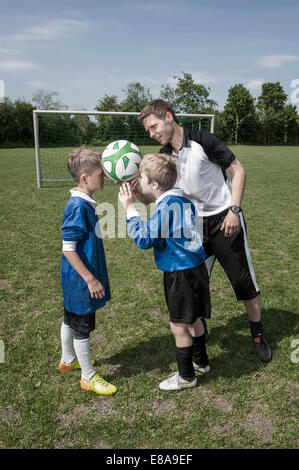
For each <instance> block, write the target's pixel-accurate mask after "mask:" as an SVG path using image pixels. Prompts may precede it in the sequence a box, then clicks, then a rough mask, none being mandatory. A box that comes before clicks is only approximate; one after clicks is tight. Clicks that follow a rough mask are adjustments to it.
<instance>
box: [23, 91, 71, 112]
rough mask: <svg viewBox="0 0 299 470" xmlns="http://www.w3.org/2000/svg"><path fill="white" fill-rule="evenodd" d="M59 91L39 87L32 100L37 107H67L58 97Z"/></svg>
mask: <svg viewBox="0 0 299 470" xmlns="http://www.w3.org/2000/svg"><path fill="white" fill-rule="evenodd" d="M57 97H58V93H57V91H49V90H45V89H44V88H39V89H38V90H36V91H34V92H33V93H32V96H31V101H32V103H33V104H34V106H35V107H36V108H37V109H67V106H66V105H65V104H63V103H62V102H61V101H60V100H58V99H57Z"/></svg>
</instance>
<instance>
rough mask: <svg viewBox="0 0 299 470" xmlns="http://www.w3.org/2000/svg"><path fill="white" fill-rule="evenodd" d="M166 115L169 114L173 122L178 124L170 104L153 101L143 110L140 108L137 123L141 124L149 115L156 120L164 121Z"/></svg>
mask: <svg viewBox="0 0 299 470" xmlns="http://www.w3.org/2000/svg"><path fill="white" fill-rule="evenodd" d="M166 113H171V114H172V116H173V119H174V121H175V122H176V123H177V124H178V123H179V121H178V118H177V117H176V115H175V112H174V110H173V107H172V106H171V104H170V103H167V101H164V100H160V99H158V100H154V101H151V102H150V103H148V104H147V105H146V106H144V108H142V110H141V112H140V114H139V116H138V118H137V119H138V121H140V122H143V119H144V118H146V117H147V116H149V115H150V114H154V115H155V116H156V117H157V118H159V119H163V121H164V120H165V117H166Z"/></svg>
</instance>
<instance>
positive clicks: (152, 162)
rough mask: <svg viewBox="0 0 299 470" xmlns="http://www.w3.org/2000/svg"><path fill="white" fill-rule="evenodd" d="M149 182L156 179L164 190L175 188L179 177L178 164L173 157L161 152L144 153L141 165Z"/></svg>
mask: <svg viewBox="0 0 299 470" xmlns="http://www.w3.org/2000/svg"><path fill="white" fill-rule="evenodd" d="M139 171H140V173H144V174H145V175H146V176H147V178H148V181H149V183H152V182H154V181H156V182H157V183H158V184H159V186H160V187H161V189H163V191H168V190H169V189H171V188H173V186H174V184H175V182H176V179H177V166H176V162H175V160H174V158H173V157H170V156H169V155H164V154H161V153H148V154H147V155H144V157H143V158H142V160H141V162H140V165H139Z"/></svg>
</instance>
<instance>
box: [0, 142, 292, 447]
mask: <svg viewBox="0 0 299 470" xmlns="http://www.w3.org/2000/svg"><path fill="white" fill-rule="evenodd" d="M233 151H234V152H235V153H236V155H237V156H238V157H239V159H240V160H241V162H242V163H243V164H244V166H245V167H246V169H247V187H246V192H245V196H244V203H243V208H244V211H245V217H246V222H247V229H248V238H249V246H250V249H251V254H252V258H253V263H254V267H255V271H256V277H257V281H258V284H259V286H260V288H261V291H262V306H263V312H262V314H263V320H264V326H265V330H266V335H267V338H268V340H269V342H270V344H271V346H272V349H273V360H272V362H271V363H269V364H267V365H265V364H263V363H261V362H260V361H259V359H258V358H257V356H256V354H255V351H254V349H253V346H252V343H251V339H250V334H249V328H248V326H249V323H248V318H247V316H246V314H245V313H244V307H243V305H242V303H238V302H236V301H235V298H234V294H233V292H232V289H231V287H230V285H229V283H228V281H227V279H226V277H225V276H224V274H223V272H222V269H221V268H220V267H219V265H218V264H215V267H214V271H213V275H212V279H211V294H212V319H211V320H210V321H209V328H210V331H211V338H210V340H209V342H208V353H209V356H210V363H211V368H212V369H211V372H210V374H208V375H207V376H205V377H199V381H198V386H197V387H196V388H195V389H192V390H183V391H181V392H179V393H176V392H162V391H160V390H159V389H158V384H159V382H160V381H161V379H163V378H164V377H165V376H166V375H167V374H169V373H170V372H172V371H174V370H175V369H176V364H175V356H174V348H173V339H172V337H171V334H170V331H169V325H168V314H167V311H166V307H165V302H164V297H163V288H162V273H161V272H160V271H158V270H157V269H156V267H155V264H154V260H153V254H152V252H151V251H147V252H141V251H139V250H138V249H137V248H136V247H135V245H134V244H133V242H132V240H130V239H128V238H126V239H117V238H115V239H105V240H104V244H105V250H106V258H107V264H108V269H109V273H110V281H111V290H112V300H111V302H109V303H108V304H107V306H106V307H105V308H104V309H102V310H100V311H98V314H97V327H96V331H95V332H93V333H92V335H91V348H92V354H93V357H94V358H95V359H96V360H97V364H98V367H99V370H100V371H101V372H102V373H103V375H104V376H105V377H106V378H107V379H108V380H110V381H112V382H113V383H115V384H116V385H117V386H118V389H119V390H118V392H117V394H116V395H114V396H113V397H99V396H96V395H94V394H87V393H84V392H82V391H81V390H80V387H79V378H80V372H79V371H76V372H73V373H70V374H65V375H63V376H62V375H60V374H59V373H58V371H57V365H58V362H59V359H60V351H61V349H60V325H61V321H62V317H63V313H62V299H61V291H60V279H59V269H60V257H61V234H60V226H61V218H62V214H63V210H64V207H65V204H66V202H67V200H68V198H69V193H68V190H69V188H70V187H71V186H72V185H71V184H70V185H69V184H65V185H62V184H60V185H58V186H57V187H55V188H54V187H51V188H50V187H45V188H43V189H41V190H39V189H37V188H36V177H35V159H34V151H33V150H31V149H26V150H22V149H18V150H16V149H10V150H1V151H0V164H1V175H2V178H1V180H2V189H1V215H0V217H1V240H2V243H1V259H0V261H1V262H0V271H1V272H0V299H1V322H0V339H1V340H2V341H3V342H4V345H5V362H4V363H2V364H0V389H1V394H0V447H1V448H47V449H48V448H109V449H117V448H121V449H127V448H128V449H129V448H147V449H153V448H166V449H167V448H168V449H176V448H180V449H184V448H185V449H187V448H189V449H191V448H200V449H201V448H212V449H213V448H268V449H270V448H294V447H296V446H297V444H298V440H296V439H297V435H296V421H297V419H298V414H297V410H298V408H297V407H296V394H297V392H298V385H297V379H298V364H294V363H292V362H291V359H290V356H291V353H292V351H293V349H292V347H291V341H292V340H293V339H298V338H299V332H298V329H296V326H297V325H298V322H297V319H298V316H297V313H298V303H297V296H298V291H297V284H298V277H297V276H296V274H297V272H296V261H297V262H298V247H297V245H296V234H297V232H298V225H296V213H297V212H298V197H297V194H296V190H297V186H298V167H299V164H298V148H295V147H293V148H291V147H287V148H284V147H246V146H244V147H242V146H238V147H234V148H233ZM117 191H118V188H117V186H116V185H114V184H113V183H109V184H106V186H105V189H104V191H103V192H101V193H96V195H95V196H96V200H97V201H98V202H101V201H109V202H113V203H116V201H117ZM297 356H298V357H299V355H297Z"/></svg>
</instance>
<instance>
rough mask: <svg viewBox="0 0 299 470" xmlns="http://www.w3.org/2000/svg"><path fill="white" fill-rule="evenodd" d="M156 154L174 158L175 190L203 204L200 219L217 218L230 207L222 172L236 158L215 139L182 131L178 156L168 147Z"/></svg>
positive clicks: (228, 187)
mask: <svg viewBox="0 0 299 470" xmlns="http://www.w3.org/2000/svg"><path fill="white" fill-rule="evenodd" d="M160 152H161V153H166V154H168V155H171V156H173V157H177V158H178V179H177V181H176V184H175V187H178V188H181V189H183V191H184V194H185V195H186V197H188V198H189V199H191V201H192V202H194V203H202V204H203V212H202V213H201V214H199V215H200V216H209V215H214V214H218V213H219V212H222V211H223V210H225V209H227V208H228V207H229V206H230V205H231V191H232V188H231V179H230V177H229V176H228V174H227V171H226V170H227V168H228V167H229V166H230V164H231V163H232V162H233V161H234V160H235V158H236V157H235V156H234V154H233V153H232V151H231V150H230V149H229V148H228V147H226V145H224V143H223V142H222V141H221V140H220V139H219V138H218V137H217V136H216V135H214V134H211V133H210V132H206V131H199V130H193V129H188V128H184V138H183V145H182V148H181V149H180V151H179V154H178V155H177V154H176V153H175V152H174V150H173V148H172V147H171V145H170V144H168V145H166V146H165V147H163V148H162V149H161V150H160Z"/></svg>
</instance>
